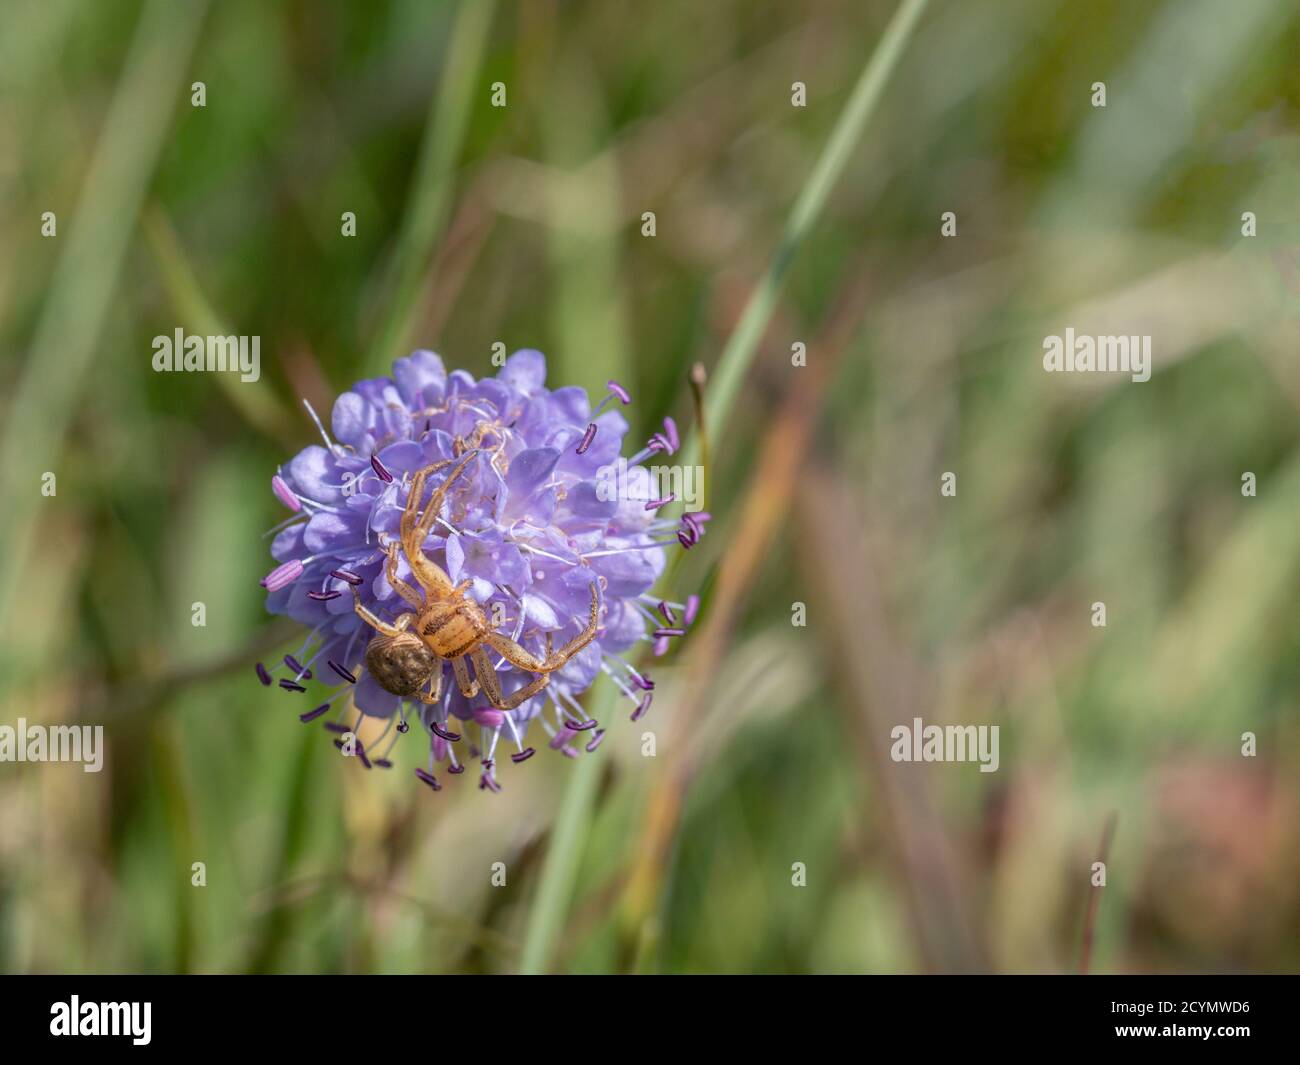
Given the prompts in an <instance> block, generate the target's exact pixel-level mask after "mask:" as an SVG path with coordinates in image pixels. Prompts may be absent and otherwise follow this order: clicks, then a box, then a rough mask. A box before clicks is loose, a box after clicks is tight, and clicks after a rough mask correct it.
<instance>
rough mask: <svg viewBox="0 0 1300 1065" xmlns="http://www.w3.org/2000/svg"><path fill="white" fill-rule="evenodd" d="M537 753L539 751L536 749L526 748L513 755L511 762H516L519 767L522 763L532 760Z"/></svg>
mask: <svg viewBox="0 0 1300 1065" xmlns="http://www.w3.org/2000/svg"><path fill="white" fill-rule="evenodd" d="M536 753H537V749H536V748H535V747H525V748H524V749H523V750H522V751H520V752H519V753H517V754H512V755H511V756H510V761H512V762H514V763H515V765H518V764H519V763H520V762H526V761H528V759H530V758H531V757H532V756H533V755H535V754H536Z"/></svg>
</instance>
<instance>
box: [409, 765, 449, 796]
mask: <svg viewBox="0 0 1300 1065" xmlns="http://www.w3.org/2000/svg"><path fill="white" fill-rule="evenodd" d="M453 772H454V770H453ZM415 775H416V776H417V777H419V778H420V779H421V780H422V781H424V783H426V784H428V785H429V787H431V788H432V789H433V790H434V791H442V785H441V784H439V783H438V778H437V777H435V776H434V775H433V774H432V773H430V772H429V771H428V770H427V769H420V768H418V767H417V768H416V770H415Z"/></svg>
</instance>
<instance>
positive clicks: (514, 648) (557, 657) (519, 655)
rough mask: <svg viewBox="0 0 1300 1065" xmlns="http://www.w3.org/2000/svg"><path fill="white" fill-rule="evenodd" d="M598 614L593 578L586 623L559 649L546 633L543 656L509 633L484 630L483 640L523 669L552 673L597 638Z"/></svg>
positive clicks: (598, 600) (512, 663)
mask: <svg viewBox="0 0 1300 1065" xmlns="http://www.w3.org/2000/svg"><path fill="white" fill-rule="evenodd" d="M599 617H600V596H599V593H598V592H597V591H596V582H595V581H592V582H591V616H590V617H589V618H588V619H587V627H586V628H585V629H583V630H582V631H581V632H580V633H578V635H577V636H575V637H574V638H573V639H572V640H570V641H569V642H568V643H566V644H565V645H564V646H563V647H561V648H560V649H559V650H558V651H552V650H551V644H550V640H551V637H550V634H549V633H548V634H547V637H546V657H545V658H542V657H540V656H538V655H535V654H533V652H532V651H529V650H528V649H527V648H524V647H520V646H519V644H517V643H515V641H514V640H512V639H510V637H509V636H502V635H501V633H499V632H489V633H487V634H486V635H485V636H484V637H483V641H484V642H485V643H486V644H488V646H490V647H491V648H492V649H493V650H494V651H496V653H497V654H499V655H500V656H501V657H502V658H504V659H505V660H506V661H507V662H509V663H510V664H511V665H512V666H515V667H516V668H517V669H522V670H525V671H527V672H529V673H553V672H555V670H557V669H559V668H560V667H561V666H563V665H564V663H565V662H567V661H568V660H569V659H570V658H572V657H573V656H574V655H575V654H577V653H578V652H579V651H581V650H582V649H583V648H584V647H586V646H587V644H589V643H591V641H592V640H594V639H595V638H596V627H597V623H598V621H599Z"/></svg>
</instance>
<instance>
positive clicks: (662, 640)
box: [654, 636, 669, 658]
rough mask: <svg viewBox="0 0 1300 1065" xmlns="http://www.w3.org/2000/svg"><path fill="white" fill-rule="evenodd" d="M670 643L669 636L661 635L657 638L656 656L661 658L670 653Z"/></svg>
mask: <svg viewBox="0 0 1300 1065" xmlns="http://www.w3.org/2000/svg"><path fill="white" fill-rule="evenodd" d="M668 643H669V640H668V637H667V636H660V637H658V638H657V639H656V640H655V646H654V654H655V657H656V658H660V657H662V656H663V655H666V654H667V653H668Z"/></svg>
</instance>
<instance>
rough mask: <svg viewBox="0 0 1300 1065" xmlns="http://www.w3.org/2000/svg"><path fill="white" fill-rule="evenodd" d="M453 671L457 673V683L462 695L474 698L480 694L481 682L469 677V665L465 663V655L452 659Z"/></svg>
mask: <svg viewBox="0 0 1300 1065" xmlns="http://www.w3.org/2000/svg"><path fill="white" fill-rule="evenodd" d="M451 671H452V672H453V673H455V674H456V684H457V685H458V686H459V687H460V693H461V695H463V696H465V698H466V699H473V698H474V696H476V695H477V694H478V689H479V682H478V681H476V680H470V679H469V666H467V665H466V664H465V656H464V655H461V656H460V657H459V658H453V659H452V660H451Z"/></svg>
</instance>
